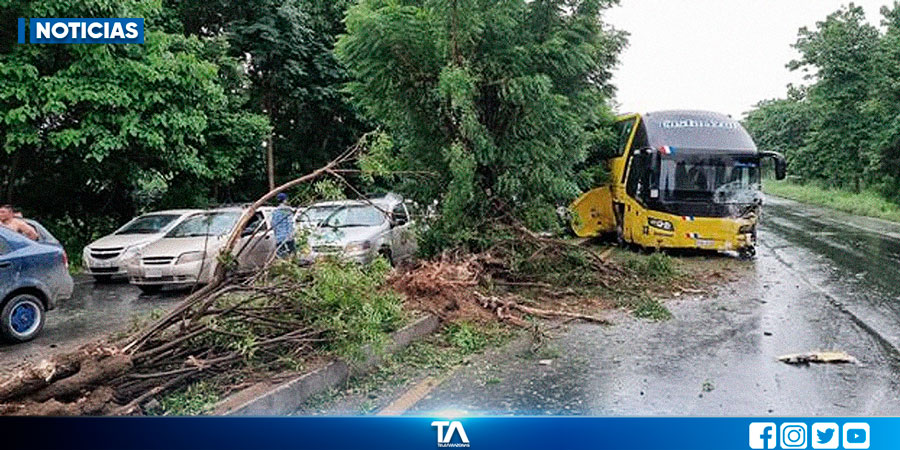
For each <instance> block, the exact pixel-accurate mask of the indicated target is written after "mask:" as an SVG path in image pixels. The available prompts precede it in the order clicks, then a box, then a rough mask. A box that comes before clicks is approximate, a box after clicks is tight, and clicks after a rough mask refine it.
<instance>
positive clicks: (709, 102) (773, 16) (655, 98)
mask: <svg viewBox="0 0 900 450" xmlns="http://www.w3.org/2000/svg"><path fill="white" fill-rule="evenodd" d="M846 3H847V2H846V1H836V0H621V5H620V6H618V7H616V8H614V9H612V10H610V11H609V12H607V14H606V19H607V22H609V23H611V24H612V25H613V26H614V27H616V28H618V29H620V30H625V31H628V32H629V33H630V34H631V37H630V38H629V47H628V48H627V49H626V50H625V52H624V53H623V54H622V57H621V64H620V66H619V68H618V70H617V71H616V75H615V78H614V80H613V82H614V84H615V85H616V86H617V87H618V95H617V100H618V102H619V103H620V105H621V106H620V108H619V110H618V112H646V111H653V110H662V109H706V110H713V111H719V112H723V113H727V114H731V115H732V116H734V117H735V118H739V117H741V115H742V113H744V112H746V111H747V110H749V109H750V108H751V107H752V106H753V105H754V104H755V103H756V102H758V101H759V100H762V99H767V98H774V97H782V96H784V94H785V92H786V89H785V87H786V86H787V84H788V83H791V82H793V83H800V82H802V76H801V75H800V73H799V72H791V71H789V70H788V69H787V68H785V64H787V63H788V61H790V60H792V59H796V57H797V53H796V51H795V50H794V49H793V47H791V44H793V43H794V42H796V40H797V30H798V29H799V28H800V27H802V26H808V27H810V28H812V27H814V26H815V23H816V22H817V21H819V20H822V19H824V18H825V17H826V16H827V15H828V14H829V13H831V12H833V11H835V10H837V9H838V8H839V7H840V6H841V5H842V4H846ZM855 3H856V4H857V5H861V6H862V7H863V8H865V10H866V14H867V15H868V17H869V21H870V23H873V24H876V25H877V24H880V22H881V15H880V14H879V9H880V8H881V6H883V5H888V4H891V3H892V0H856V1H855Z"/></svg>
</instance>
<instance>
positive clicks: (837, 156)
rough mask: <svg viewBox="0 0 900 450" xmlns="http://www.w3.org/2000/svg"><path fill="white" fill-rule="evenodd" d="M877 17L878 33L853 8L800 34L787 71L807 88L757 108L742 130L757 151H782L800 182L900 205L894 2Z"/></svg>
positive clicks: (899, 50) (897, 8) (899, 27)
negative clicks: (866, 192) (873, 194)
mask: <svg viewBox="0 0 900 450" xmlns="http://www.w3.org/2000/svg"><path fill="white" fill-rule="evenodd" d="M881 13H882V16H883V17H884V19H883V21H882V25H883V30H884V31H880V30H879V29H878V28H877V27H875V26H873V25H871V24H869V23H866V20H865V14H864V11H863V9H862V8H861V7H859V6H856V5H854V4H852V3H851V4H849V5H848V6H845V7H842V8H841V9H839V10H838V11H836V12H834V13H832V14H830V15H829V16H828V17H827V18H825V20H823V21H820V22H818V23H817V24H816V27H815V28H814V29H807V28H801V29H800V31H799V36H798V40H797V42H796V44H795V45H794V46H795V48H797V50H798V51H799V52H800V58H799V59H798V60H796V61H792V62H791V63H790V64H788V67H789V68H791V69H792V70H802V71H803V72H804V73H805V75H806V79H807V80H808V81H809V85H808V86H804V87H802V88H794V87H792V88H791V90H790V92H789V95H788V98H786V99H779V100H771V101H765V102H761V103H760V104H758V105H757V107H756V108H755V109H754V110H753V111H751V112H750V113H748V115H747V117H746V119H745V124H746V125H747V128H748V130H749V131H750V132H751V134H753V136H754V138H755V139H756V140H757V143H758V144H759V145H760V147H761V148H764V149H773V150H783V151H785V152H786V153H787V155H788V158H789V160H790V167H789V170H790V172H791V173H792V174H793V175H795V176H797V177H799V178H801V179H802V180H806V181H816V182H821V183H825V184H828V185H833V186H837V187H841V188H845V189H850V190H854V191H859V190H861V189H873V188H874V189H879V190H881V191H882V192H883V193H884V194H886V195H888V196H890V197H892V198H894V199H897V200H900V194H898V192H900V162H898V161H900V2H894V4H893V6H892V7H883V8H882V9H881Z"/></svg>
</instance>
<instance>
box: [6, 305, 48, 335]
mask: <svg viewBox="0 0 900 450" xmlns="http://www.w3.org/2000/svg"><path fill="white" fill-rule="evenodd" d="M0 314H2V316H0V334H2V335H3V339H5V340H7V341H11V342H26V341H30V340H32V339H34V337H35V336H37V335H38V333H40V332H41V329H43V328H44V304H43V302H41V299H39V298H37V297H35V296H33V295H31V294H20V295H17V296H15V297H13V298H11V299H9V301H7V302H6V303H5V304H4V305H3V310H2V313H0Z"/></svg>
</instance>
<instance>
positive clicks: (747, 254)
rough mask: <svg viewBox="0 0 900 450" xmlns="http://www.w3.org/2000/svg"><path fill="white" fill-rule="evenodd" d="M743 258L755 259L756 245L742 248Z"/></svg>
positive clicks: (741, 254)
mask: <svg viewBox="0 0 900 450" xmlns="http://www.w3.org/2000/svg"><path fill="white" fill-rule="evenodd" d="M739 255H740V257H741V259H753V258H755V257H756V247H744V248H742V249H741V250H740V252H739Z"/></svg>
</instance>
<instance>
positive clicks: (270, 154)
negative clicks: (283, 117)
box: [266, 95, 275, 191]
mask: <svg viewBox="0 0 900 450" xmlns="http://www.w3.org/2000/svg"><path fill="white" fill-rule="evenodd" d="M272 103H273V102H272V96H271V95H268V96H267V98H266V111H267V112H268V113H269V124H274V123H275V111H274V108H273V105H272ZM274 135H275V128H274V125H272V132H271V133H269V138H268V139H267V140H266V172H267V174H268V179H269V190H270V191H271V190H273V189H275V148H274V145H273V144H274V139H273V138H274Z"/></svg>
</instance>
